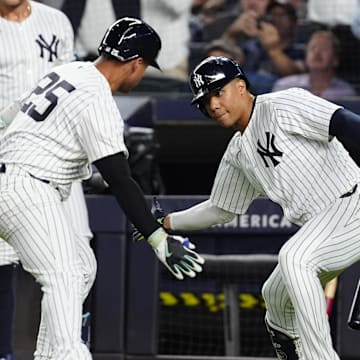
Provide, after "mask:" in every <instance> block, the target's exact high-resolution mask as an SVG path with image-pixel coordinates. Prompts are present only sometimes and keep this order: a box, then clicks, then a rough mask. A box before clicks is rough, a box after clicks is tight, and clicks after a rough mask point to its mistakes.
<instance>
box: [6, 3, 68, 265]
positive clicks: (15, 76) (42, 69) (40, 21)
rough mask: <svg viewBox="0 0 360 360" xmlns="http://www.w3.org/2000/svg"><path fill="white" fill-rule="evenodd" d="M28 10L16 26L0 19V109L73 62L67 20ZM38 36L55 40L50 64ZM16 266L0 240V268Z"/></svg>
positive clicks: (35, 6)
mask: <svg viewBox="0 0 360 360" xmlns="http://www.w3.org/2000/svg"><path fill="white" fill-rule="evenodd" d="M30 6H31V15H30V16H29V17H28V18H27V19H26V20H25V21H22V22H20V23H17V22H14V21H8V20H6V19H4V18H2V17H0V109H3V108H4V107H6V106H7V105H8V104H9V103H12V102H13V101H14V100H15V99H18V98H20V96H21V95H22V94H23V93H24V91H25V90H26V89H29V88H31V87H32V86H34V84H35V83H36V81H38V79H39V78H40V77H41V76H42V75H43V74H44V73H46V72H47V71H48V70H49V69H51V68H52V67H53V66H55V65H59V64H62V63H67V62H70V61H72V60H74V53H73V41H74V35H73V30H72V27H71V24H70V22H69V20H68V18H67V17H66V16H65V15H64V14H63V13H62V12H60V11H58V10H56V9H53V8H51V7H49V6H44V5H43V4H40V3H38V2H33V1H30ZM39 34H41V35H42V37H43V39H45V40H46V41H47V42H48V43H50V42H51V39H52V37H53V35H55V36H56V38H57V39H58V40H59V44H58V45H57V54H58V56H57V57H56V58H55V57H54V59H53V61H49V58H48V56H46V54H47V51H46V50H45V52H44V54H45V56H44V57H43V58H42V57H40V50H41V49H40V46H39V45H38V44H37V42H36V40H37V39H38V38H39ZM1 135H2V134H1ZM17 262H18V256H17V254H16V253H15V252H14V250H13V249H12V248H11V247H10V246H9V245H8V244H7V243H5V242H4V241H2V240H1V239H0V266H1V265H7V264H11V263H17Z"/></svg>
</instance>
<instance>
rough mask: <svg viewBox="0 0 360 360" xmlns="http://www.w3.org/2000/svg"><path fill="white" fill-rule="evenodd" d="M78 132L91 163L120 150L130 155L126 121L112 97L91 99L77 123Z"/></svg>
mask: <svg viewBox="0 0 360 360" xmlns="http://www.w3.org/2000/svg"><path fill="white" fill-rule="evenodd" d="M77 134H78V136H79V140H80V142H81V144H82V147H83V148H84V150H85V152H86V154H87V156H88V159H89V162H90V163H93V162H94V161H96V160H99V159H101V158H104V157H106V156H109V155H113V154H116V153H118V152H123V153H124V154H125V156H126V157H128V155H129V153H128V150H127V148H126V145H125V142H124V121H123V119H122V117H121V115H120V112H119V110H118V108H117V106H116V104H115V102H114V100H113V98H112V97H107V98H106V97H104V98H100V97H99V96H97V97H95V98H92V99H90V100H89V104H88V105H87V106H86V110H85V111H84V112H83V113H82V115H81V119H80V121H79V122H78V123H77Z"/></svg>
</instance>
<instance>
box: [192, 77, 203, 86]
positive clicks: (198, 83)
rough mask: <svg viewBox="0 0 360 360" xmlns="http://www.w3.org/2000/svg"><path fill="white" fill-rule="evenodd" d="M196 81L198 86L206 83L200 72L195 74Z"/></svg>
mask: <svg viewBox="0 0 360 360" xmlns="http://www.w3.org/2000/svg"><path fill="white" fill-rule="evenodd" d="M193 80H194V83H195V86H196V87H197V88H199V87H201V86H202V85H204V79H203V78H202V76H201V75H200V74H195V76H194V78H193Z"/></svg>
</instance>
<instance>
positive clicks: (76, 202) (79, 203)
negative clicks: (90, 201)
mask: <svg viewBox="0 0 360 360" xmlns="http://www.w3.org/2000/svg"><path fill="white" fill-rule="evenodd" d="M64 208H65V212H66V214H67V215H68V217H69V219H70V222H71V224H72V225H73V227H74V231H75V232H76V233H77V235H78V236H79V237H81V238H87V239H88V241H89V240H91V238H92V236H93V235H92V232H91V230H90V225H89V218H88V211H87V205H86V202H85V196H84V192H83V188H82V184H81V182H80V181H77V182H74V183H73V184H72V186H71V192H70V196H69V197H68V199H66V201H64Z"/></svg>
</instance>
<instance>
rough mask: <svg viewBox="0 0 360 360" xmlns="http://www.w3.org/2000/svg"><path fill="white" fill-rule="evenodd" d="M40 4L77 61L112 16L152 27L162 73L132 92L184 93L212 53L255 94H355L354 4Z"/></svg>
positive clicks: (90, 51) (203, 0)
mask: <svg viewBox="0 0 360 360" xmlns="http://www.w3.org/2000/svg"><path fill="white" fill-rule="evenodd" d="M41 2H43V3H45V4H47V5H50V6H54V7H57V8H58V9H61V10H62V11H63V12H65V14H66V15H67V16H68V17H69V19H70V21H71V23H72V25H73V27H74V32H75V48H76V51H77V55H78V57H79V58H81V59H94V58H95V57H96V56H97V45H98V43H99V41H100V40H101V39H100V37H101V34H102V33H103V31H104V29H106V27H107V26H108V24H109V23H111V22H113V21H114V20H115V19H116V18H119V17H121V16H124V15H131V16H139V17H142V18H143V19H144V20H145V21H147V22H148V23H150V24H152V26H153V27H154V28H155V29H156V30H157V31H158V32H159V34H160V36H161V37H162V41H163V47H162V51H161V53H160V56H159V64H160V66H161V68H162V72H161V73H158V72H154V71H152V70H149V71H148V73H147V76H146V77H145V79H144V81H143V82H142V83H141V84H140V86H139V91H152V90H154V91H158V89H159V88H161V89H162V90H164V91H169V90H171V89H173V90H175V91H185V92H186V91H189V88H188V86H187V78H188V74H189V72H190V71H191V69H192V68H193V67H194V66H195V65H196V64H197V63H198V62H199V61H200V60H201V59H203V58H204V57H205V56H208V55H214V54H215V55H226V56H230V57H232V58H234V59H235V60H236V61H237V62H239V64H240V65H241V66H242V68H243V69H244V70H245V72H246V74H247V76H248V77H249V80H250V83H251V85H252V91H253V92H254V93H255V94H260V93H264V92H268V91H272V90H278V89H283V88H286V87H288V86H299V87H304V88H306V89H308V90H310V91H312V92H314V93H315V94H317V95H320V96H324V97H329V98H333V97H339V96H340V97H341V96H349V95H357V94H359V93H360V75H359V73H360V72H359V71H358V64H359V60H360V47H359V42H360V40H359V38H360V1H359V0H347V1H346V6H344V2H343V1H341V0H333V1H332V2H331V6H330V5H329V3H328V1H327V0H182V1H174V0H134V1H122V2H119V1H115V0H101V1H100V0H78V1H71V0H41ZM100 13H101V16H99V14H100ZM314 33H317V35H315V34H314ZM164 79H166V80H167V81H166V82H165V81H163V80H164ZM159 83H160V85H159Z"/></svg>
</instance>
